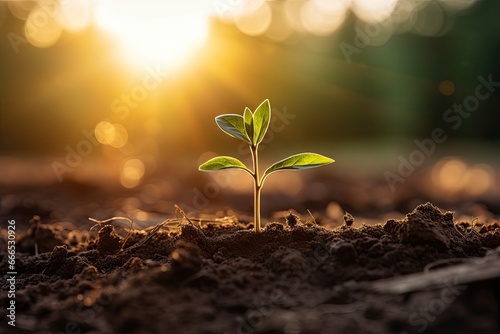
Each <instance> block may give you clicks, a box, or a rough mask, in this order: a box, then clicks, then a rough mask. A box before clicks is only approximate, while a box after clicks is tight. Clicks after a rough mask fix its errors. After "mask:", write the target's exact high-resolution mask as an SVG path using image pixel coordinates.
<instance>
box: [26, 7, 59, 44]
mask: <svg viewBox="0 0 500 334" xmlns="http://www.w3.org/2000/svg"><path fill="white" fill-rule="evenodd" d="M52 10H53V11H52V12H47V8H46V7H43V6H38V7H36V8H35V9H33V10H32V11H31V13H30V14H29V16H28V18H27V20H26V25H25V34H26V39H28V41H29V42H30V43H31V44H32V45H34V46H36V47H39V48H46V47H49V46H52V45H53V44H55V43H56V42H57V41H58V40H59V37H61V34H62V27H61V25H60V23H59V22H58V21H57V18H56V17H55V14H52V15H51V14H50V13H55V12H56V10H57V9H56V8H53V9H52Z"/></svg>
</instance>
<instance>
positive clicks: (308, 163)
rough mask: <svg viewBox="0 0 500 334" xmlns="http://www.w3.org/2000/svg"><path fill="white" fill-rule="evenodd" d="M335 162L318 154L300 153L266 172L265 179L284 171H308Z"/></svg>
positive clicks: (276, 164)
mask: <svg viewBox="0 0 500 334" xmlns="http://www.w3.org/2000/svg"><path fill="white" fill-rule="evenodd" d="M332 162H334V160H333V159H330V158H328V157H325V156H323V155H321V154H317V153H300V154H296V155H292V156H291V157H288V158H286V159H283V160H281V161H278V162H277V163H275V164H274V165H272V166H271V167H269V168H268V169H267V170H266V171H265V172H264V176H263V177H267V176H268V175H269V174H271V173H273V172H276V171H279V170H283V169H307V168H315V167H320V166H324V165H328V164H331V163H332Z"/></svg>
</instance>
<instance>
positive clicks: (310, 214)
mask: <svg viewBox="0 0 500 334" xmlns="http://www.w3.org/2000/svg"><path fill="white" fill-rule="evenodd" d="M306 210H307V212H309V216H311V218H312V219H313V222H314V224H316V225H318V223H317V222H316V218H314V216H313V214H312V212H311V211H310V210H309V209H306Z"/></svg>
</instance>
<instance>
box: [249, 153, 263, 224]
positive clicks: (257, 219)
mask: <svg viewBox="0 0 500 334" xmlns="http://www.w3.org/2000/svg"><path fill="white" fill-rule="evenodd" d="M257 149H258V146H257V145H251V146H250V151H251V152H252V161H253V184H254V191H253V195H254V197H253V213H254V216H253V220H254V224H255V232H256V233H259V232H260V190H261V188H262V185H261V183H260V177H259V156H258V154H257Z"/></svg>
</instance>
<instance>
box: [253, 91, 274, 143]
mask: <svg viewBox="0 0 500 334" xmlns="http://www.w3.org/2000/svg"><path fill="white" fill-rule="evenodd" d="M270 121H271V105H270V104H269V100H267V99H266V100H264V102H262V103H261V104H260V106H258V107H257V109H255V112H254V113H253V130H254V132H253V143H254V145H257V144H259V143H260V142H261V141H262V140H263V139H264V136H265V135H266V132H267V128H268V127H269V122H270Z"/></svg>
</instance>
